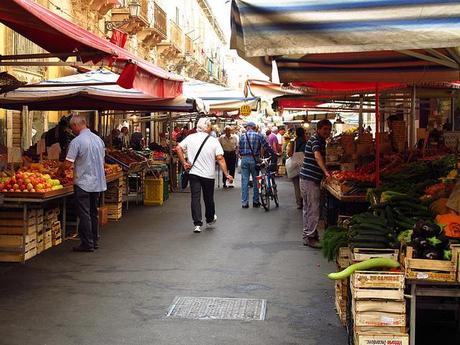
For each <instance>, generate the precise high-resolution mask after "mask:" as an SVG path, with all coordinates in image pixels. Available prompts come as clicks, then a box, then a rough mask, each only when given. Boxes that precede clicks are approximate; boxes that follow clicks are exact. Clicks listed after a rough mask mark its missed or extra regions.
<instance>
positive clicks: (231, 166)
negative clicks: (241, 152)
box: [222, 151, 236, 186]
mask: <svg viewBox="0 0 460 345" xmlns="http://www.w3.org/2000/svg"><path fill="white" fill-rule="evenodd" d="M224 159H225V164H226V165H227V169H228V173H229V174H230V175H232V176H233V177H235V168H236V152H235V151H224ZM222 175H223V174H222ZM222 181H223V183H224V186H225V185H226V184H227V178H226V177H225V175H223V176H222Z"/></svg>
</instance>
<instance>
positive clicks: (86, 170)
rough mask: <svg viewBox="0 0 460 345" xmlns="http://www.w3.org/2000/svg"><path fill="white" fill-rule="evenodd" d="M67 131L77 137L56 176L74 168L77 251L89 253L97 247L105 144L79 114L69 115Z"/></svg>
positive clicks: (105, 186)
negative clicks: (78, 239)
mask: <svg viewBox="0 0 460 345" xmlns="http://www.w3.org/2000/svg"><path fill="white" fill-rule="evenodd" d="M70 128H71V129H72V132H73V133H74V134H75V135H77V137H76V138H75V139H73V140H72V141H71V142H70V145H69V151H68V153H67V157H66V160H65V161H64V162H63V164H61V166H60V168H59V174H60V175H63V173H64V170H65V169H67V168H69V167H71V166H72V164H73V167H74V191H75V197H76V201H77V215H78V218H79V224H78V235H79V237H80V242H81V243H80V245H79V246H78V247H74V248H73V250H74V251H76V252H92V251H93V250H94V249H98V248H99V213H98V210H97V208H98V206H99V197H100V193H101V192H103V191H105V190H106V189H107V184H106V180H105V172H104V156H105V148H104V142H103V141H102V139H101V138H99V137H98V136H97V135H95V134H93V133H91V131H90V130H89V128H88V127H87V126H86V120H85V118H84V117H82V116H79V115H74V116H72V119H71V120H70Z"/></svg>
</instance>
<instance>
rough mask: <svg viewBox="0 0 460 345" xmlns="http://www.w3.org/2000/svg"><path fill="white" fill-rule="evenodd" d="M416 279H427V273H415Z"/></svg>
mask: <svg viewBox="0 0 460 345" xmlns="http://www.w3.org/2000/svg"><path fill="white" fill-rule="evenodd" d="M417 279H428V273H423V272H420V273H417Z"/></svg>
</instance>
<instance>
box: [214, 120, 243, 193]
mask: <svg viewBox="0 0 460 345" xmlns="http://www.w3.org/2000/svg"><path fill="white" fill-rule="evenodd" d="M219 142H220V144H221V145H222V148H223V149H224V159H225V164H227V169H228V173H229V174H230V175H231V176H235V168H236V159H237V157H236V152H237V150H238V137H237V136H236V135H234V134H233V133H232V128H231V127H230V126H225V128H224V134H223V135H221V136H220V138H219ZM222 178H223V186H224V188H227V177H226V176H225V175H223V176H222ZM228 187H230V188H233V184H232V185H230V186H228Z"/></svg>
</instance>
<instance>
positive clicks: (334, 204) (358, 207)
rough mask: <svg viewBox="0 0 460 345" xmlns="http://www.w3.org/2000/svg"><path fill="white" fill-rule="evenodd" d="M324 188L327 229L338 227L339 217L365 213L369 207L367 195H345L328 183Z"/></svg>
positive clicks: (323, 185)
mask: <svg viewBox="0 0 460 345" xmlns="http://www.w3.org/2000/svg"><path fill="white" fill-rule="evenodd" d="M322 188H323V190H325V192H326V200H325V208H326V214H327V216H326V219H325V221H326V227H327V226H330V225H336V224H337V219H338V216H339V215H343V214H345V215H352V214H355V213H360V212H364V211H365V210H366V209H367V208H368V206H369V203H368V202H367V200H366V196H365V195H343V194H342V193H340V192H339V191H338V190H337V189H335V188H333V187H332V186H331V185H329V184H327V183H323V184H322Z"/></svg>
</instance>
